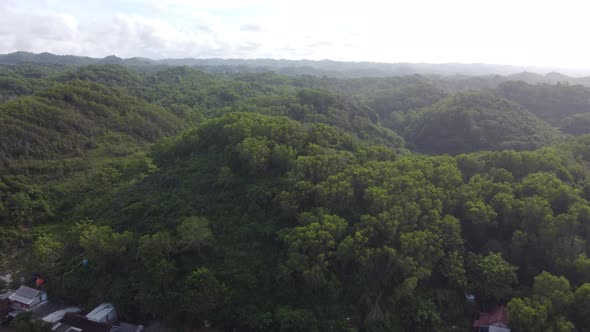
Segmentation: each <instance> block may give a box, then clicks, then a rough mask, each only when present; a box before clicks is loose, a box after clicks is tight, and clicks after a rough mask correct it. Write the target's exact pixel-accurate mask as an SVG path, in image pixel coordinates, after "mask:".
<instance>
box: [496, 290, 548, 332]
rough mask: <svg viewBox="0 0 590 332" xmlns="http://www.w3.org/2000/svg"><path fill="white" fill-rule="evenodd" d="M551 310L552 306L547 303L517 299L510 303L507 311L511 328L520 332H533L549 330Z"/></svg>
mask: <svg viewBox="0 0 590 332" xmlns="http://www.w3.org/2000/svg"><path fill="white" fill-rule="evenodd" d="M550 308H551V304H550V303H547V302H538V301H533V300H531V299H528V298H525V299H522V298H518V297H515V298H513V299H512V300H510V302H508V306H507V307H506V310H507V312H508V319H509V320H510V325H511V327H513V328H514V329H515V330H518V331H523V332H529V331H530V332H533V331H544V330H546V329H547V325H548V324H547V318H548V316H549V310H550Z"/></svg>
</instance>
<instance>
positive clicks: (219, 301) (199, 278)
mask: <svg viewBox="0 0 590 332" xmlns="http://www.w3.org/2000/svg"><path fill="white" fill-rule="evenodd" d="M183 289H184V292H183V298H184V306H183V307H184V309H185V310H186V311H187V312H189V313H190V314H193V315H195V316H196V317H197V318H199V319H201V320H209V319H211V318H212V316H213V315H214V313H215V311H216V310H218V309H220V308H221V307H222V306H223V304H224V303H225V301H226V296H227V288H226V287H225V285H224V284H222V283H221V282H219V281H218V280H217V278H215V275H213V272H211V270H209V269H208V268H205V267H202V268H199V269H197V270H194V271H193V272H191V273H190V274H189V275H188V276H187V277H186V279H185V281H184V288H183Z"/></svg>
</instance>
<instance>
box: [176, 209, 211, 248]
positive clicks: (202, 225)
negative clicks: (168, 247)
mask: <svg viewBox="0 0 590 332" xmlns="http://www.w3.org/2000/svg"><path fill="white" fill-rule="evenodd" d="M176 233H177V234H178V240H177V244H178V247H179V250H180V251H181V252H185V251H191V250H196V251H197V252H198V253H199V254H201V249H202V248H203V247H206V246H208V245H210V244H211V242H212V240H213V233H212V232H211V229H210V228H209V220H207V219H206V218H204V217H200V216H192V217H188V218H185V219H184V220H183V221H182V223H180V225H178V227H177V228H176Z"/></svg>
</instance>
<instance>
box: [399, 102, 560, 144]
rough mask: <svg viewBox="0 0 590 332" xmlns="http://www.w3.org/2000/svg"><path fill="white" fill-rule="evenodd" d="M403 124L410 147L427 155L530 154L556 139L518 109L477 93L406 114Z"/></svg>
mask: <svg viewBox="0 0 590 332" xmlns="http://www.w3.org/2000/svg"><path fill="white" fill-rule="evenodd" d="M404 124H405V126H406V128H405V131H404V137H405V138H406V140H407V141H408V143H409V144H411V147H413V148H415V149H416V150H417V151H421V152H427V153H451V154H457V153H464V152H472V151H480V150H508V149H512V150H532V149H536V148H538V147H541V146H544V145H547V144H550V143H551V142H553V141H554V140H555V139H556V137H557V136H558V133H557V132H556V131H554V130H553V129H551V128H550V127H549V126H548V125H547V124H546V123H544V122H543V121H542V120H540V119H538V118H537V117H535V116H534V115H533V114H531V113H530V112H528V111H527V110H526V109H524V108H523V107H522V106H519V105H518V104H516V103H514V102H511V101H508V100H506V99H502V98H499V97H496V96H494V95H492V94H488V93H481V92H467V93H459V94H456V95H453V96H450V97H448V98H446V99H444V100H442V101H440V102H438V103H436V104H434V105H433V106H431V107H428V108H425V109H422V110H419V111H415V112H412V113H410V114H408V115H407V116H406V118H405V119H404Z"/></svg>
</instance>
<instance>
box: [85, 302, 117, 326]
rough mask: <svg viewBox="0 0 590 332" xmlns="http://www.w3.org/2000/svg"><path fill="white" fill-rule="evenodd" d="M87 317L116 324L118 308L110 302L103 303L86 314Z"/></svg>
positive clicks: (99, 321) (95, 320)
mask: <svg viewBox="0 0 590 332" xmlns="http://www.w3.org/2000/svg"><path fill="white" fill-rule="evenodd" d="M86 318H88V319H89V320H91V321H94V322H98V323H106V324H114V323H115V322H116V321H117V320H118V317H117V310H116V308H115V306H114V305H112V304H110V303H103V304H101V305H99V306H98V307H96V308H94V310H92V311H91V312H90V313H88V315H86Z"/></svg>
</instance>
